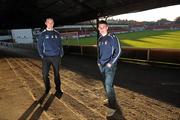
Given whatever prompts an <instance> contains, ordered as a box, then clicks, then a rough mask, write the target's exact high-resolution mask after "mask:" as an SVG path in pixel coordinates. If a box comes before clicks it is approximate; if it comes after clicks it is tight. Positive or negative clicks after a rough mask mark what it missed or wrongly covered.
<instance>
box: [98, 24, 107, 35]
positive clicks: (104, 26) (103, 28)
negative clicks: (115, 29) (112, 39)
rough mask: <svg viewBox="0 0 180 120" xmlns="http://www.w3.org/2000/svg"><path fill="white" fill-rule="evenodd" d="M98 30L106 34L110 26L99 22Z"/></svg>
mask: <svg viewBox="0 0 180 120" xmlns="http://www.w3.org/2000/svg"><path fill="white" fill-rule="evenodd" d="M98 30H99V32H100V33H101V34H102V35H106V34H107V32H108V26H107V25H106V24H99V25H98Z"/></svg>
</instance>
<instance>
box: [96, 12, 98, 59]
mask: <svg viewBox="0 0 180 120" xmlns="http://www.w3.org/2000/svg"><path fill="white" fill-rule="evenodd" d="M98 23H99V15H97V18H96V32H97V40H96V45H97V56H99V49H98V44H99V43H98V40H99V30H98Z"/></svg>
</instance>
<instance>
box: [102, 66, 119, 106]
mask: <svg viewBox="0 0 180 120" xmlns="http://www.w3.org/2000/svg"><path fill="white" fill-rule="evenodd" d="M116 68H117V63H114V64H113V65H112V66H111V67H110V68H109V67H107V66H106V65H104V66H103V65H99V70H100V72H101V74H102V76H103V85H104V89H105V92H106V96H107V98H108V102H109V106H110V107H111V108H116V105H117V103H116V95H115V91H114V84H113V81H114V76H115V73H116Z"/></svg>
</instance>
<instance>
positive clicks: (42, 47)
mask: <svg viewBox="0 0 180 120" xmlns="http://www.w3.org/2000/svg"><path fill="white" fill-rule="evenodd" d="M45 25H46V26H47V27H46V29H45V30H44V31H43V32H42V33H41V34H40V35H39V37H38V43H37V48H38V52H39V55H40V57H41V58H42V73H43V80H44V84H45V88H46V90H45V93H46V94H48V93H49V90H50V88H51V87H50V81H49V70H50V66H51V65H52V66H53V70H54V82H55V85H56V93H55V94H56V95H58V96H61V95H62V91H61V81H60V75H59V66H60V61H61V57H62V56H63V54H64V52H63V46H62V42H61V36H60V33H59V32H58V31H56V30H54V28H53V26H54V20H53V19H52V18H47V19H46V21H45Z"/></svg>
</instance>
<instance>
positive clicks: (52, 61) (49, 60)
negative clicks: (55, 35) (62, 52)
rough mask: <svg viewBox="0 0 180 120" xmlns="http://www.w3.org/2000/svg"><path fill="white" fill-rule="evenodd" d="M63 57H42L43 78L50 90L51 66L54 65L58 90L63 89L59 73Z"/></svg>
mask: <svg viewBox="0 0 180 120" xmlns="http://www.w3.org/2000/svg"><path fill="white" fill-rule="evenodd" d="M60 62H61V58H60V57H59V56H58V57H57V56H53V57H44V58H43V59H42V74H43V80H44V84H45V88H46V90H49V89H50V88H51V87H50V81H49V71H50V66H51V65H52V66H53V71H54V82H55V85H56V90H57V91H60V90H61V87H60V85H61V81H60V75H59V66H60Z"/></svg>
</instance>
